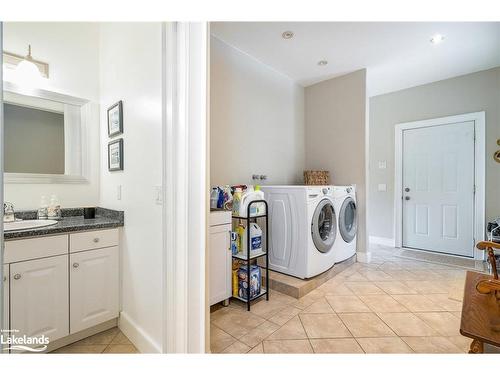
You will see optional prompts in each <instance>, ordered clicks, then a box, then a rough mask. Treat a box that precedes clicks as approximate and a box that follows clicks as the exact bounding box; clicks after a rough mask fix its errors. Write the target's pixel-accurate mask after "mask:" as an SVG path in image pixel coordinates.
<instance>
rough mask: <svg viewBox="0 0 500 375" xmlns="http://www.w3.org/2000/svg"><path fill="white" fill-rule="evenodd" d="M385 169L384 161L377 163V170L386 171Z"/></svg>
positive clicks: (385, 163)
mask: <svg viewBox="0 0 500 375" xmlns="http://www.w3.org/2000/svg"><path fill="white" fill-rule="evenodd" d="M386 168H387V162H386V161H385V160H381V161H379V162H378V169H386Z"/></svg>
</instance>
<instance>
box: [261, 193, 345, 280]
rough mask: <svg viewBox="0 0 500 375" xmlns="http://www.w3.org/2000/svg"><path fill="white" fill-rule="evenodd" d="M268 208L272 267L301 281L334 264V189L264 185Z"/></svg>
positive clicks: (335, 230)
mask: <svg viewBox="0 0 500 375" xmlns="http://www.w3.org/2000/svg"><path fill="white" fill-rule="evenodd" d="M261 190H262V191H263V192H264V194H265V199H266V201H267V203H268V208H269V216H268V217H269V244H270V248H269V268H270V269H271V270H273V271H277V272H281V273H284V274H287V275H291V276H295V277H299V278H302V279H306V278H310V277H313V276H316V275H318V274H320V273H322V272H324V271H326V270H328V269H329V268H331V267H332V266H333V265H334V263H335V253H334V244H335V242H336V239H337V237H338V234H337V232H338V225H337V215H336V213H335V207H334V200H333V187H332V186H262V187H261Z"/></svg>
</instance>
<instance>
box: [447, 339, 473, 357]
mask: <svg viewBox="0 0 500 375" xmlns="http://www.w3.org/2000/svg"><path fill="white" fill-rule="evenodd" d="M446 338H447V339H448V340H449V341H451V342H452V343H453V344H454V345H455V346H456V347H458V348H459V349H460V350H462V353H468V352H469V349H470V344H471V343H472V339H470V338H468V337H465V336H462V335H458V336H449V337H446Z"/></svg>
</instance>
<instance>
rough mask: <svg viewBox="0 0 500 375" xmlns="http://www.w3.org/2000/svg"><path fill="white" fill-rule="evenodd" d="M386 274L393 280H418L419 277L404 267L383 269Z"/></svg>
mask: <svg viewBox="0 0 500 375" xmlns="http://www.w3.org/2000/svg"><path fill="white" fill-rule="evenodd" d="M384 272H385V273H386V274H388V275H389V276H391V277H392V278H393V279H394V280H399V281H404V280H418V279H419V278H418V277H417V276H416V275H414V274H413V273H411V272H410V271H408V270H406V269H401V270H385V271H384Z"/></svg>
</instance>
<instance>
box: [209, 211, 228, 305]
mask: <svg viewBox="0 0 500 375" xmlns="http://www.w3.org/2000/svg"><path fill="white" fill-rule="evenodd" d="M209 259H210V270H209V279H210V290H209V293H210V295H209V302H210V305H213V304H215V303H218V302H221V301H224V300H226V299H228V298H229V297H231V294H232V293H231V259H232V256H231V212H230V211H213V212H210V244H209Z"/></svg>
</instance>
